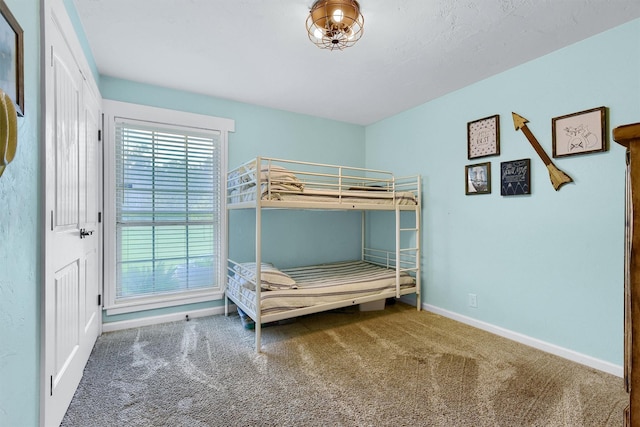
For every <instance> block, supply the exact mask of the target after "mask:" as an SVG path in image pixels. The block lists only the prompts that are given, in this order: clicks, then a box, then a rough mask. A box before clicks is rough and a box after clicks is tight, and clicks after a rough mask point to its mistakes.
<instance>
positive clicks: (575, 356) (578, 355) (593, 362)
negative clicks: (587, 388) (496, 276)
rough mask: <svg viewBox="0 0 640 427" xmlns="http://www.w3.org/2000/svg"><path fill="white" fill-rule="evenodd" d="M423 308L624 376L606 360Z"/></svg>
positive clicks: (450, 314)
mask: <svg viewBox="0 0 640 427" xmlns="http://www.w3.org/2000/svg"><path fill="white" fill-rule="evenodd" d="M422 308H423V309H424V310H426V311H429V312H431V313H435V314H439V315H441V316H444V317H447V318H449V319H453V320H456V321H458V322H461V323H465V324H467V325H469V326H473V327H475V328H478V329H482V330H483V331H487V332H491V333H493V334H496V335H499V336H501V337H504V338H508V339H510V340H513V341H516V342H519V343H521V344H525V345H528V346H529V347H533V348H537V349H538V350H542V351H545V352H547V353H551V354H554V355H556V356H560V357H562V358H565V359H568V360H571V361H572V362H576V363H580V364H581V365H585V366H588V367H590V368H594V369H597V370H599V371H603V372H606V373H609V374H611V375H615V376H617V377H623V376H624V370H623V367H622V366H619V365H615V364H613V363H610V362H606V361H604V360H600V359H596V358H595V357H591V356H587V355H585V354H582V353H578V352H576V351H573V350H569V349H566V348H564V347H560V346H557V345H555V344H550V343H548V342H545V341H541V340H539V339H536V338H532V337H529V336H527V335H523V334H521V333H518V332H513V331H510V330H508V329H505V328H501V327H499V326H495V325H492V324H490V323H486V322H483V321H481V320H477V319H473V318H471V317H467V316H463V315H461V314H458V313H454V312H453V311H448V310H444V309H442V308H439V307H436V306H433V305H430V304H422Z"/></svg>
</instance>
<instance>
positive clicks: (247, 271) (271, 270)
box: [234, 262, 298, 291]
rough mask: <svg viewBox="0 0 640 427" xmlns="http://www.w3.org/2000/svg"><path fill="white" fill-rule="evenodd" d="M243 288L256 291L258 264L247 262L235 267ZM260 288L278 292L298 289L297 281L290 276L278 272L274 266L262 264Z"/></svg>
mask: <svg viewBox="0 0 640 427" xmlns="http://www.w3.org/2000/svg"><path fill="white" fill-rule="evenodd" d="M234 271H235V272H236V276H238V281H239V282H240V285H241V286H244V287H245V288H247V289H251V290H252V291H255V286H254V282H255V277H256V263H255V262H245V263H242V264H237V265H236V266H235V267H234ZM260 286H261V287H262V289H265V290H269V291H277V290H279V289H298V285H297V284H296V281H295V280H293V279H292V278H291V277H290V276H289V275H288V274H286V273H283V272H282V271H280V270H278V269H277V268H276V267H275V266H274V265H273V264H270V263H261V264H260Z"/></svg>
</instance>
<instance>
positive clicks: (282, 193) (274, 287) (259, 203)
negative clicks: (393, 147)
mask: <svg viewBox="0 0 640 427" xmlns="http://www.w3.org/2000/svg"><path fill="white" fill-rule="evenodd" d="M276 208H278V209H298V210H300V209H314V210H357V211H361V212H362V221H361V224H362V231H361V233H362V234H361V235H362V252H361V259H360V260H356V261H345V262H338V263H332V264H321V265H316V266H305V267H300V268H293V269H283V270H280V269H278V268H277V267H276V266H273V265H271V264H267V263H264V262H263V261H262V259H263V258H262V248H261V247H262V243H261V235H262V227H263V224H262V210H263V209H276ZM227 209H228V210H235V209H253V210H255V221H256V226H255V227H256V237H255V260H254V261H251V262H243V263H239V262H236V261H234V260H231V259H229V260H228V263H227V264H228V266H227V269H228V271H227V284H226V291H225V314H228V312H229V300H231V301H232V302H233V303H235V304H236V306H237V307H238V308H240V309H242V311H244V312H245V313H246V314H247V315H248V316H249V317H251V319H253V321H254V322H255V345H256V351H261V326H262V324H265V323H270V322H275V321H278V320H284V319H289V318H293V317H298V316H302V315H306V314H311V313H316V312H320V311H326V310H332V309H335V308H340V307H346V306H350V305H357V304H364V303H368V302H373V301H380V300H385V299H387V298H390V297H396V298H399V297H401V296H403V295H408V294H415V295H416V307H417V309H418V310H420V212H421V183H420V176H418V175H416V176H411V177H403V178H397V177H395V176H394V175H393V174H392V173H391V172H385V171H379V170H373V169H365V168H355V167H349V166H336V165H327V164H321V163H310V162H300V161H291V160H283V159H275V158H267V157H257V158H255V159H252V160H251V161H249V162H246V163H244V164H243V165H241V166H239V167H237V168H236V169H233V170H232V171H230V172H229V173H228V178H227ZM369 211H394V212H395V221H394V222H393V224H394V225H393V227H394V230H395V250H394V251H388V250H383V249H376V248H368V247H366V243H367V242H366V238H365V236H366V231H367V228H366V223H367V216H368V214H367V212H369ZM402 212H413V213H414V214H415V215H411V214H409V216H411V217H413V218H410V221H409V222H410V223H411V225H410V226H409V227H406V226H405V223H406V222H407V221H406V219H403V220H401V213H402ZM257 278H260V280H258V279H257ZM258 283H260V285H258Z"/></svg>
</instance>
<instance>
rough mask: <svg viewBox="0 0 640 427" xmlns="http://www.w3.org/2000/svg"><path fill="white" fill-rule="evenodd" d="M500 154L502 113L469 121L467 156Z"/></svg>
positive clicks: (476, 156)
mask: <svg viewBox="0 0 640 427" xmlns="http://www.w3.org/2000/svg"><path fill="white" fill-rule="evenodd" d="M499 154H500V115H498V114H496V115H494V116H489V117H485V118H482V119H478V120H474V121H472V122H468V123H467V158H468V159H469V160H471V159H477V158H479V157H487V156H497V155H499Z"/></svg>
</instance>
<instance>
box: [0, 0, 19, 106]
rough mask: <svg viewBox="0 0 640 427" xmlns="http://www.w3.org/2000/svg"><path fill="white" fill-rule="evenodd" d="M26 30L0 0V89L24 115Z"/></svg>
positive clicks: (2, 0)
mask: <svg viewBox="0 0 640 427" xmlns="http://www.w3.org/2000/svg"><path fill="white" fill-rule="evenodd" d="M23 37H24V32H23V31H22V27H20V24H18V21H17V20H16V18H15V17H14V16H13V14H12V13H11V10H9V7H8V6H7V5H6V3H5V2H4V0H0V89H2V90H3V91H4V92H5V93H6V94H7V95H9V98H11V99H12V100H13V103H14V104H15V105H16V112H17V113H18V115H19V116H24V41H23Z"/></svg>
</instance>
